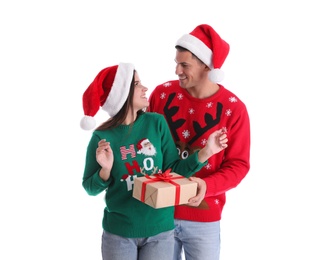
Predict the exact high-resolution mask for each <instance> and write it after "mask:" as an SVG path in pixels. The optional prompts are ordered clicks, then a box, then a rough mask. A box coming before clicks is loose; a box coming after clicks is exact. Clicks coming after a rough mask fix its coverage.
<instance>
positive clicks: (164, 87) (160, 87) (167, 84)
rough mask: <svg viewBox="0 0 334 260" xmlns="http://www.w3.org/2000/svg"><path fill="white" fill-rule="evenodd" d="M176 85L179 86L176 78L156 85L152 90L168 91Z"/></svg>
mask: <svg viewBox="0 0 334 260" xmlns="http://www.w3.org/2000/svg"><path fill="white" fill-rule="evenodd" d="M178 87H180V85H179V81H178V80H169V81H166V82H164V83H161V84H159V85H158V86H156V87H155V89H154V90H153V91H155V92H161V91H169V90H171V89H174V88H178Z"/></svg>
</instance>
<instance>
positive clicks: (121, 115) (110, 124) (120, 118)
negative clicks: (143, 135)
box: [95, 70, 144, 131]
mask: <svg viewBox="0 0 334 260" xmlns="http://www.w3.org/2000/svg"><path fill="white" fill-rule="evenodd" d="M135 72H136V70H134V71H133V77H132V81H131V85H130V90H129V95H128V98H127V99H126V101H125V103H124V105H123V107H122V108H121V110H120V111H119V112H118V113H117V114H116V115H115V116H114V117H110V118H109V119H108V120H107V121H105V122H104V123H102V124H101V125H100V126H98V127H97V128H96V129H95V130H99V131H103V130H107V129H110V128H114V127H117V126H119V125H121V124H122V123H123V122H124V120H125V119H126V115H127V114H128V112H129V111H133V109H132V108H133V93H134V89H135ZM142 113H144V110H139V111H138V112H137V118H138V116H139V115H141V114H142Z"/></svg>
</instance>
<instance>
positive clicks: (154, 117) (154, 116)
mask: <svg viewBox="0 0 334 260" xmlns="http://www.w3.org/2000/svg"><path fill="white" fill-rule="evenodd" d="M145 117H146V118H148V119H150V120H165V118H164V116H163V115H162V114H159V113H156V112H145Z"/></svg>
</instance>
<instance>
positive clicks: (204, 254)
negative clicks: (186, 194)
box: [174, 219, 220, 260]
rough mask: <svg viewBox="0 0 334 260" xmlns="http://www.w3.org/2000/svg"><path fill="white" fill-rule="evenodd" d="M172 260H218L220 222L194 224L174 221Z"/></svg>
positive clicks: (192, 222) (193, 222)
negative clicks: (184, 258)
mask: <svg viewBox="0 0 334 260" xmlns="http://www.w3.org/2000/svg"><path fill="white" fill-rule="evenodd" d="M174 221H175V230H174V236H175V247H174V260H181V259H182V258H181V253H182V249H183V250H184V255H185V257H186V260H204V259H208V260H219V253H220V222H219V221H215V222H195V221H186V220H179V219H175V220H174Z"/></svg>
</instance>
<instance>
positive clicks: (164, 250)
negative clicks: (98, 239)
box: [102, 230, 174, 260]
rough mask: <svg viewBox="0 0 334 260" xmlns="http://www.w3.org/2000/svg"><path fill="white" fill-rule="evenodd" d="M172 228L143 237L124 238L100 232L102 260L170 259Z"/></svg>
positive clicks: (172, 240)
mask: <svg viewBox="0 0 334 260" xmlns="http://www.w3.org/2000/svg"><path fill="white" fill-rule="evenodd" d="M173 250H174V230H170V231H166V232H162V233H160V234H158V235H156V236H152V237H144V238H126V237H121V236H117V235H114V234H110V233H108V232H106V231H104V232H103V234H102V259H103V260H157V259H159V260H172V259H173Z"/></svg>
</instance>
